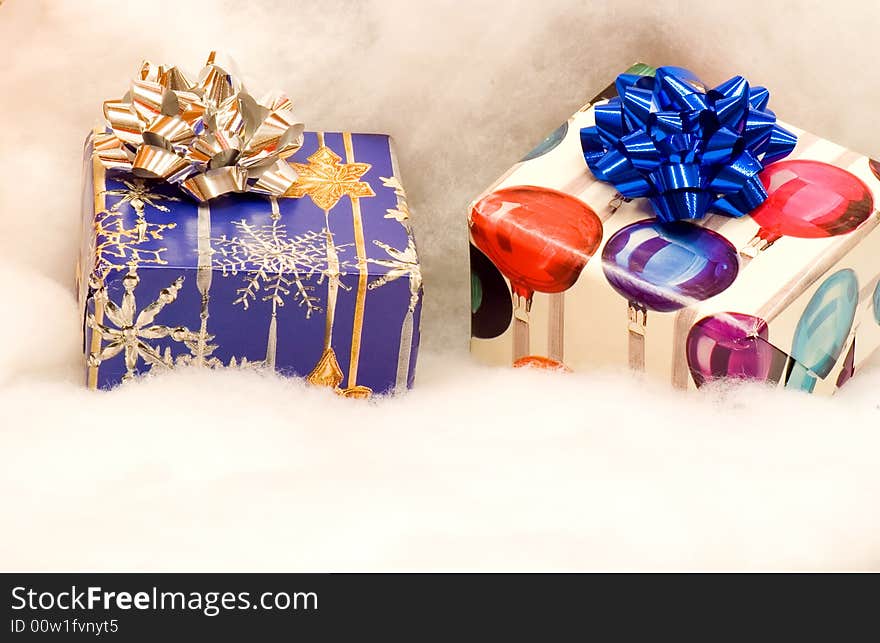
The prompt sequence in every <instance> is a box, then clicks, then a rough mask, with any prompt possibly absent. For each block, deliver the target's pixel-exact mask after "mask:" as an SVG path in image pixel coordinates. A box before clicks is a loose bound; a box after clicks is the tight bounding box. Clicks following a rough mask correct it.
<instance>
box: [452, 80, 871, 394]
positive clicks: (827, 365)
mask: <svg viewBox="0 0 880 643" xmlns="http://www.w3.org/2000/svg"><path fill="white" fill-rule="evenodd" d="M652 72H653V69H652V68H651V67H649V66H647V65H642V64H639V65H636V66H634V67H633V68H631V69H630V70H628V73H639V74H650V73H652ZM615 94H616V89H615V87H614V85H611V86H609V87H608V88H607V89H606V90H605V91H604V92H602V93H601V94H600V95H599V96H597V97H596V98H595V99H594V100H593V101H591V102H590V103H588V104H587V105H585V106H584V107H583V108H582V109H581V110H579V111H578V112H577V113H576V114H574V115H573V116H572V117H571V118H570V119H569V120H568V121H567V122H566V123H564V124H563V125H562V126H560V128H558V129H557V130H556V131H555V132H553V133H552V134H550V135H549V136H548V137H547V138H546V139H545V140H543V141H542V142H541V143H540V144H539V145H538V146H537V147H536V148H535V149H534V150H532V151H531V152H529V153H528V154H527V155H526V156H525V157H524V158H523V160H521V161H520V162H519V163H517V164H516V165H514V166H513V167H512V168H511V169H510V170H509V171H508V172H507V173H505V174H504V175H503V176H502V177H501V178H499V179H498V181H496V182H495V183H494V184H493V185H492V186H490V187H489V188H488V189H487V190H486V191H485V192H484V193H483V194H481V195H479V196H478V197H477V198H476V199H475V200H474V202H473V204H472V206H471V209H470V213H469V226H470V233H471V243H472V247H471V268H472V280H471V281H472V289H471V290H472V292H471V310H472V335H473V337H472V341H471V350H472V353H473V354H474V355H475V356H477V357H478V358H480V359H481V360H483V361H486V362H489V363H492V364H507V365H510V364H515V365H536V366H545V367H547V366H550V367H559V368H570V369H574V370H586V369H594V368H599V367H621V366H623V367H629V368H632V369H634V370H638V371H646V372H648V373H650V374H652V375H654V376H656V377H658V378H662V379H665V380H667V381H670V382H671V383H672V384H673V385H674V386H676V387H678V388H694V387H699V386H703V385H704V384H706V383H707V382H710V381H714V380H716V379H719V378H721V377H726V376H732V377H745V378H750V379H759V380H763V381H765V382H767V383H768V384H770V385H775V386H780V387H787V388H791V389H797V390H802V391H808V392H820V393H833V392H834V391H835V390H837V388H839V387H840V386H842V385H843V384H844V383H846V381H848V380H849V378H850V377H851V376H852V375H853V373H854V372H855V371H857V370H858V368H859V366H860V365H861V364H862V363H864V362H866V361H867V360H868V358H869V356H870V355H871V354H872V353H873V352H874V351H876V350H877V349H878V347H880V323H878V322H877V319H880V316H878V315H880V313H878V311H877V310H875V308H876V307H877V304H875V301H877V294H876V293H877V290H878V281H880V260H878V257H880V232H878V227H880V215H878V210H877V204H878V203H880V172H877V170H876V164H874V163H873V162H872V161H870V159H868V158H866V157H864V156H862V155H860V154H857V153H855V152H852V151H850V150H847V149H845V148H843V147H841V146H839V145H836V144H834V143H832V142H830V141H827V140H824V139H821V138H819V137H818V136H815V135H813V134H811V133H809V132H806V131H803V130H802V129H800V128H797V127H794V126H792V125H789V124H786V123H782V122H781V121H780V124H781V125H782V126H783V127H785V128H786V129H788V130H790V131H792V132H794V133H795V134H796V135H797V137H798V144H797V147H796V148H795V150H794V152H793V153H792V154H791V155H790V156H789V157H788V158H786V159H783V160H781V161H776V162H775V163H773V164H770V165H769V166H768V167H767V168H766V169H765V170H764V171H763V172H762V174H761V177H762V181H763V182H764V187H765V188H766V189H767V191H768V193H769V198H768V200H767V202H765V203H764V204H762V205H761V206H759V207H758V208H757V209H755V210H754V211H752V212H751V214H749V215H746V216H744V217H742V218H740V219H732V218H729V217H725V216H720V215H714V216H709V217H706V218H705V219H702V220H700V221H696V222H680V223H676V224H672V225H671V226H664V225H660V224H659V223H658V222H657V220H656V219H655V218H654V213H653V212H652V210H651V208H650V204H649V203H647V202H646V200H644V199H632V200H631V199H627V198H625V197H624V196H623V195H621V194H620V193H618V192H616V190H615V188H614V187H613V186H611V185H609V184H607V183H602V182H600V181H597V180H596V178H595V177H594V176H593V175H592V174H591V172H590V171H589V169H588V168H587V167H586V166H585V164H584V160H583V156H582V150H581V145H580V140H579V137H578V132H579V131H580V129H581V128H584V127H590V126H592V125H593V124H594V123H595V120H594V108H595V105H596V104H597V103H598V104H603V103H604V101H607V100H608V99H609V98H611V97H613V96H614V95H615ZM872 168H874V169H872ZM584 205H585V206H586V211H587V212H586V213H584V209H583V208H582V207H581V206H584ZM597 226H598V232H595V228H597Z"/></svg>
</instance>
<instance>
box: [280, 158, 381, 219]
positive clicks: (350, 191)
mask: <svg viewBox="0 0 880 643" xmlns="http://www.w3.org/2000/svg"><path fill="white" fill-rule="evenodd" d="M308 161H309V162H308V163H291V165H292V166H293V169H294V170H296V173H297V175H298V178H297V180H296V183H294V184H293V186H291V188H290V189H289V190H288V191H287V192H286V193H285V195H284V196H287V197H293V198H299V197H303V196H306V195H309V196H310V197H311V198H312V201H313V202H314V204H315V205H316V206H318V207H319V208H321V209H322V210H332V209H333V207H334V206H335V205H336V203H337V202H338V201H339V199H341V198H342V197H343V196H345V195H346V194H347V195H348V196H349V197H351V198H356V197H368V196H375V195H376V193H375V192H373V188H371V187H370V184H369V183H365V182H364V181H361V180H360V178H361V177H362V176H363V175H364V174H365V173H366V172H367V171H368V170H369V169H370V167H371V166H370V164H369V163H342V162H341V161H342V157H340V156H338V155H337V154H335V153H334V152H333V150H331V149H330V148H328V147H326V146H324V145H322V146H321V147H319V148H318V150H317V151H316V152H315V153H314V154H312V155H311V156H310V157H309V158H308Z"/></svg>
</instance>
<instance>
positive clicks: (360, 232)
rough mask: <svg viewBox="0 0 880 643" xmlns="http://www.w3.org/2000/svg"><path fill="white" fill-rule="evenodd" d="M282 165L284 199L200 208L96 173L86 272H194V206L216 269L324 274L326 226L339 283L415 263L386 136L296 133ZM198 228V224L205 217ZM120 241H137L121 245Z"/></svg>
mask: <svg viewBox="0 0 880 643" xmlns="http://www.w3.org/2000/svg"><path fill="white" fill-rule="evenodd" d="M355 159H356V160H355ZM288 161H289V162H290V164H291V165H292V166H293V167H294V169H295V170H296V171H297V173H298V175H299V178H298V180H297V183H296V184H295V185H294V187H293V188H292V189H291V190H290V191H289V192H288V193H287V194H286V195H285V196H284V197H281V198H277V199H275V198H269V197H265V196H261V195H254V194H232V195H227V196H223V197H219V198H216V199H213V200H212V201H210V202H207V203H203V204H199V203H197V202H196V201H194V200H192V199H190V198H188V197H187V196H185V195H184V194H183V193H182V192H181V191H180V190H178V189H177V188H175V187H174V186H170V185H168V184H164V183H159V182H152V181H144V180H141V179H137V178H135V177H132V176H131V175H118V174H113V173H108V174H104V173H103V170H102V169H101V168H100V167H99V166H98V168H97V169H96V171H98V172H100V173H101V180H102V181H103V183H104V190H103V191H102V193H101V194H102V197H103V211H102V212H101V213H100V215H99V216H98V218H97V221H96V223H95V233H96V238H95V247H96V249H97V255H98V258H97V264H96V269H98V270H104V271H106V269H107V268H113V267H115V268H122V267H124V266H125V265H127V264H128V263H130V262H132V261H136V262H137V263H138V265H139V267H140V268H141V269H155V268H175V269H189V268H192V269H195V268H198V267H199V266H200V256H199V250H198V249H199V235H200V233H204V231H200V230H199V225H200V223H199V221H200V218H199V216H198V214H199V209H200V208H202V209H205V208H207V209H208V210H209V211H210V231H209V234H210V242H211V243H210V245H211V247H212V255H213V256H212V261H211V264H212V266H213V268H214V269H217V270H229V271H261V270H262V271H269V272H271V273H273V274H274V273H279V272H280V273H293V272H296V273H313V272H315V271H316V270H321V269H325V270H326V269H327V268H328V267H327V266H324V265H322V263H321V261H319V259H323V258H324V255H325V246H326V244H327V241H328V239H327V238H326V235H327V234H328V232H327V230H329V229H332V231H333V232H332V244H333V246H335V248H336V251H337V256H338V265H336V266H332V267H330V269H332V270H337V271H338V274H339V276H340V279H341V280H344V279H345V277H346V276H347V275H355V276H358V275H359V274H361V270H360V268H361V267H363V269H364V270H363V272H365V273H366V274H367V275H369V276H370V277H383V276H384V277H387V278H390V277H393V276H395V275H396V274H397V273H398V272H400V271H401V270H407V271H410V270H411V269H412V267H413V266H414V265H417V264H418V254H417V252H416V248H415V242H414V239H413V236H412V233H411V230H410V227H409V221H408V219H409V209H408V207H407V204H406V196H405V193H404V190H403V186H402V184H401V182H400V180H399V178H398V177H399V171H398V168H397V167H396V158H395V156H394V152H393V148H392V146H391V141H390V137H388V136H387V135H382V134H349V133H337V132H333V133H331V132H326V133H324V132H306V133H305V134H304V142H303V145H302V147H301V148H300V149H299V150H298V151H297V153H296V154H294V155H293V156H292V157H290V158H289V159H288ZM86 192H88V190H87V191H86ZM351 197H355V198H354V199H352V198H351ZM329 219H332V223H331V225H329V226H328V225H327V223H328V220H329ZM201 221H202V225H205V223H204V222H205V217H202V218H201ZM126 236H130V237H131V239H132V240H133V241H135V240H136V241H137V243H131V244H126V243H125V242H124V241H125V237H126ZM120 241H121V242H120ZM102 248H106V249H107V251H106V252H103V251H102ZM359 257H361V258H362V261H359ZM202 261H204V257H202ZM361 263H363V265H362V266H361V265H360V264H361Z"/></svg>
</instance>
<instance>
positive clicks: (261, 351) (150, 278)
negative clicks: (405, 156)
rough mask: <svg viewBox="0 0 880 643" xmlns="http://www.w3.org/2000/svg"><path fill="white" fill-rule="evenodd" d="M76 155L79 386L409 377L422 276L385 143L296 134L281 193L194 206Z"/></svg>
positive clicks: (339, 385)
mask: <svg viewBox="0 0 880 643" xmlns="http://www.w3.org/2000/svg"><path fill="white" fill-rule="evenodd" d="M96 135H98V132H96V133H95V134H93V135H92V136H90V137H89V139H88V141H87V144H86V151H85V168H84V176H85V177H86V181H85V189H84V196H85V198H84V203H83V217H84V219H83V220H84V242H83V248H82V255H81V258H80V265H79V268H78V271H77V272H78V279H79V287H78V289H79V297H80V305H81V308H82V312H83V350H84V353H85V362H86V363H85V370H86V375H85V377H86V381H87V383H88V386H89V387H91V388H109V387H113V386H114V385H116V384H118V383H120V382H122V381H124V380H126V379H129V378H131V377H134V376H136V375H140V374H143V373H155V372H157V371H164V370H166V369H169V368H172V367H175V366H178V365H181V364H189V365H196V366H202V367H217V366H225V367H236V368H252V367H265V368H272V369H275V370H277V371H278V372H280V373H283V374H288V375H295V376H300V377H304V378H306V379H307V380H308V381H309V382H311V383H313V384H317V385H322V386H327V387H330V388H333V389H335V390H336V391H337V392H339V393H340V394H342V395H346V396H353V397H367V396H369V395H371V394H374V393H376V394H378V393H386V392H392V391H400V390H402V389H405V388H407V387H409V386H411V385H412V382H413V377H414V369H415V363H416V355H417V351H418V344H419V316H420V311H421V302H422V283H421V276H420V271H419V261H418V255H417V253H416V248H415V243H414V239H413V234H412V230H411V227H410V221H409V211H408V209H407V204H406V197H405V195H404V191H403V187H402V185H401V182H400V175H399V171H398V168H397V163H396V160H395V156H394V152H393V149H392V142H391V139H390V138H389V137H388V136H385V135H378V134H351V133H347V132H343V133H331V132H326V133H325V132H306V133H305V134H304V137H303V144H302V147H301V148H300V149H299V150H298V151H297V152H296V153H295V154H294V155H293V156H291V157H290V158H288V159H286V161H287V162H288V163H289V164H290V165H291V167H292V168H293V169H294V170H295V171H296V173H297V179H296V182H295V183H294V184H293V186H292V187H291V188H290V189H289V190H287V191H286V192H285V193H284V195H283V196H278V197H275V196H265V195H260V194H250V193H233V194H227V195H225V196H220V197H218V198H213V199H211V200H208V201H202V202H198V201H196V200H194V199H192V198H190V197H189V196H188V195H186V194H185V193H184V192H183V191H181V190H179V189H178V188H177V187H176V186H173V185H170V184H169V183H167V182H160V181H150V180H145V179H141V178H137V177H136V176H134V175H132V174H126V173H120V172H110V173H108V172H107V171H105V167H104V165H102V164H101V163H100V162H99V161H98V159H97V158H95V155H94V154H93V141H94V140H95V136H96Z"/></svg>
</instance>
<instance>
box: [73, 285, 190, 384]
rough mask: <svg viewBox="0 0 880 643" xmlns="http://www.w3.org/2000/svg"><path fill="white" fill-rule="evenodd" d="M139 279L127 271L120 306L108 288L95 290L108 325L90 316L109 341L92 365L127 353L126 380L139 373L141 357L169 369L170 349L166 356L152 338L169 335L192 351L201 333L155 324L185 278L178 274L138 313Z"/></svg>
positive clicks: (94, 355)
mask: <svg viewBox="0 0 880 643" xmlns="http://www.w3.org/2000/svg"><path fill="white" fill-rule="evenodd" d="M139 281H140V279H139V277H138V276H137V274H136V273H135V272H133V271H132V272H130V273H128V274H127V275H126V276H125V277H123V278H122V287H123V289H124V291H125V292H124V294H123V296H122V302H121V304H120V305H117V304H116V303H115V302H113V301H111V300H110V298H109V297H108V295H107V290H106V288H105V287H103V286H102V287H101V288H99V289H98V290H97V291H96V292H95V303H96V305H100V306H102V307H103V310H104V318H105V319H106V320H107V321H109V322H110V324H109V325H108V324H105V323H102V322H98V321H97V320H96V319H95V316H94V315H93V314H89V316H88V324H89V326H90V327H91V328H92V329H93V330H94V332H96V333H100V335H101V339H102V340H103V341H105V342H107V344H106V345H105V346H103V347H102V348H101V350H100V352H98V353H91V354H90V355H89V365H90V366H99V365H100V364H101V363H102V362H105V361H107V360H108V359H112V358H113V357H116V356H117V355H119V354H120V353H124V358H125V370H126V373H125V375H124V376H123V378H122V379H123V380H127V379H130V378H132V377H134V376H135V375H137V365H138V361H139V360H143V362H144V363H146V364H148V365H149V366H150V368H151V369H152V368H155V367H160V368H166V367H168V368H170V367H171V366H173V362H172V360H171V356H170V350H169V351H166V354H165V355H164V356H163V355H162V354H161V353H160V352H159V351H158V349H156V347H155V346H153V345H152V344H150V343H149V341H150V340H155V339H162V338H164V337H170V338H171V339H172V340H173V341H175V342H182V343H184V344H185V345H187V347H188V348H190V350H193V349H194V348H195V346H196V342H198V339H199V335H198V333H194V332H192V331H191V330H189V329H188V328H186V327H184V326H177V327H174V328H171V327H169V326H162V325H159V324H154V323H153V322H154V321H155V319H156V317H157V316H158V315H159V313H160V312H162V309H163V308H164V307H165V306H167V305H168V304H170V303H173V302H174V301H175V300H176V299H177V293H178V292H179V291H180V288H181V287H182V286H183V277H178V278H177V279H175V280H174V282H172V283H171V285H170V286H168V287H167V288H163V289H162V290H161V291H159V296H158V297H157V298H156V299H155V301H153V302H151V303H150V304H149V305H147V306H146V307H145V308H144V309H143V310H141V311H140V312H138V309H137V301H136V300H135V295H134V290H135V288H136V287H137V285H138V282H139Z"/></svg>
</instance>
